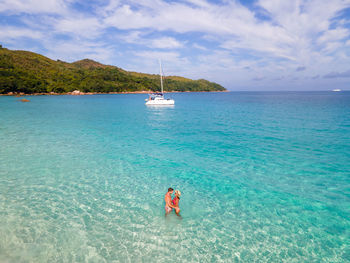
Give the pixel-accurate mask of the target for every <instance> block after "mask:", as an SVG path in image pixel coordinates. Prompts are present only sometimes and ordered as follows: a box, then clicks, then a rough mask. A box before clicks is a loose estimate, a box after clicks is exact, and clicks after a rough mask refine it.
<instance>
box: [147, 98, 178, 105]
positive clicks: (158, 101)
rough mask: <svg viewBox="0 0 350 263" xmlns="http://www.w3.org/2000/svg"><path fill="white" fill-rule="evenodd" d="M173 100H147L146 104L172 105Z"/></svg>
mask: <svg viewBox="0 0 350 263" xmlns="http://www.w3.org/2000/svg"><path fill="white" fill-rule="evenodd" d="M174 104H175V101H174V100H171V99H167V100H166V99H155V100H147V102H146V105H174Z"/></svg>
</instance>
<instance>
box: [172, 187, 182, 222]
mask: <svg viewBox="0 0 350 263" xmlns="http://www.w3.org/2000/svg"><path fill="white" fill-rule="evenodd" d="M180 196H181V192H180V191H179V190H175V197H174V199H173V205H174V209H175V213H176V214H177V215H178V216H180V214H179V213H180V207H179V202H180Z"/></svg>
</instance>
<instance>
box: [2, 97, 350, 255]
mask: <svg viewBox="0 0 350 263" xmlns="http://www.w3.org/2000/svg"><path fill="white" fill-rule="evenodd" d="M145 97H146V96H145V95H137V94H130V95H125V94H123V95H93V96H35V97H34V96H33V97H28V98H29V100H30V102H27V103H22V102H20V101H18V98H14V97H0V147H1V148H0V261H1V262H2V261H8V262H113V261H114V262H165V261H167V260H174V259H176V261H178V262H254V261H256V262H347V260H349V258H350V117H349V116H350V93H349V92H341V93H332V92H261V93H258V92H230V93H178V94H172V95H171V97H173V98H174V99H175V101H176V105H175V106H174V107H170V108H169V107H146V106H145V105H144V99H145ZM169 186H172V187H173V188H174V189H179V190H181V192H182V197H181V201H180V207H181V209H182V211H181V214H182V217H181V218H178V217H177V216H176V215H175V214H171V215H169V216H167V217H165V216H164V201H163V198H164V194H165V192H166V190H167V188H168V187H169Z"/></svg>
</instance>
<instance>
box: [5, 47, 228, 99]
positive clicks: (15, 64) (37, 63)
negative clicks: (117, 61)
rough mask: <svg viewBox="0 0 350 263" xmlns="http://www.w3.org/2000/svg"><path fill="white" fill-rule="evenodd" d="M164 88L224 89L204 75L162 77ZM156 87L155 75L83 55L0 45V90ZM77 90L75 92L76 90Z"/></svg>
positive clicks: (81, 91)
mask: <svg viewBox="0 0 350 263" xmlns="http://www.w3.org/2000/svg"><path fill="white" fill-rule="evenodd" d="M164 89H165V91H166V92H186V91H195V92H197V91H226V89H225V88H224V87H222V86H221V85H219V84H217V83H214V82H210V81H208V80H205V79H199V80H191V79H188V78H184V77H178V76H168V77H166V85H165V87H164ZM158 90H160V84H159V75H152V74H145V73H137V72H130V71H126V70H123V69H121V68H118V67H115V66H109V65H104V64H101V63H99V62H96V61H93V60H90V59H83V60H79V61H76V62H73V63H67V62H64V61H61V60H57V61H55V60H52V59H49V58H47V57H45V56H42V55H40V54H37V53H33V52H29V51H21V50H9V49H7V48H3V47H2V46H0V94H3V95H5V94H6V95H24V94H37V95H40V94H51V95H58V94H72V95H84V94H96V93H147V92H154V91H158ZM78 91H79V94H77V93H78Z"/></svg>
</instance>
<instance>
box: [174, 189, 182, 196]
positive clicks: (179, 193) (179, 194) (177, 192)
mask: <svg viewBox="0 0 350 263" xmlns="http://www.w3.org/2000/svg"><path fill="white" fill-rule="evenodd" d="M175 195H176V196H177V197H178V198H180V196H181V192H180V191H179V190H175Z"/></svg>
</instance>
